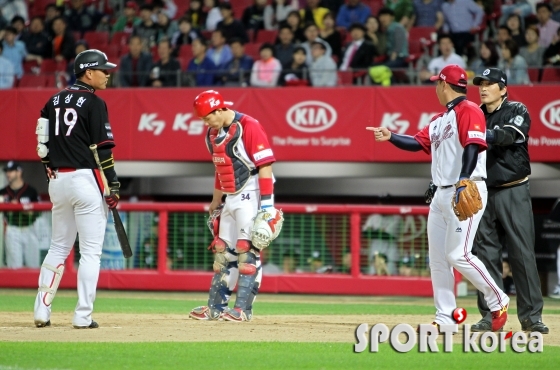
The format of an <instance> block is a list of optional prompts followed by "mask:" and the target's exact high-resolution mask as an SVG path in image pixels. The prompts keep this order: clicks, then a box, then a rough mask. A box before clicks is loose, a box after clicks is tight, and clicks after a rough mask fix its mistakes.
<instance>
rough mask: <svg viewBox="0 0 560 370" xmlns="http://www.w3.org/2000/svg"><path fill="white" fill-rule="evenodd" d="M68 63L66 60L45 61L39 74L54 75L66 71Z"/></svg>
mask: <svg viewBox="0 0 560 370" xmlns="http://www.w3.org/2000/svg"><path fill="white" fill-rule="evenodd" d="M66 66H67V63H66V61H65V60H63V61H61V62H57V61H56V60H54V59H44V60H43V63H41V67H40V69H39V73H46V74H54V73H55V72H64V71H66Z"/></svg>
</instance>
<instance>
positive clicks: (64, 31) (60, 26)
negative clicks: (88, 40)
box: [52, 17, 76, 62]
mask: <svg viewBox="0 0 560 370" xmlns="http://www.w3.org/2000/svg"><path fill="white" fill-rule="evenodd" d="M52 29H53V33H54V36H53V39H52V55H53V58H54V59H55V60H57V61H59V62H60V61H62V60H66V61H67V62H68V61H70V60H71V59H73V58H74V56H75V55H74V47H75V43H76V42H75V41H74V35H72V32H70V30H69V29H68V28H67V27H66V20H65V19H64V18H63V17H57V18H55V19H54V20H53V22H52Z"/></svg>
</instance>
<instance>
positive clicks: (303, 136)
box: [0, 85, 560, 162]
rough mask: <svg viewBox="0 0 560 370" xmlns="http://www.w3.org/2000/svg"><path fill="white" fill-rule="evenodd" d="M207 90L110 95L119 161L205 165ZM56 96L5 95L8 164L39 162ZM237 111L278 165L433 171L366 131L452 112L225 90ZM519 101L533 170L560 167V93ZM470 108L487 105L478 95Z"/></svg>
mask: <svg viewBox="0 0 560 370" xmlns="http://www.w3.org/2000/svg"><path fill="white" fill-rule="evenodd" d="M201 91H202V89H118V90H117V89H111V90H106V91H100V92H97V94H99V96H101V97H102V98H103V99H104V100H105V101H106V102H107V106H108V107H109V118H110V121H111V127H112V129H113V133H114V136H115V141H116V143H117V147H116V148H115V158H118V160H134V161H141V160H155V161H207V160H208V159H209V155H208V152H207V150H206V146H205V144H204V134H205V132H206V128H205V127H204V125H203V122H202V121H201V120H199V119H198V118H197V117H194V115H193V111H192V102H193V100H194V98H195V96H196V95H197V94H198V93H200V92H201ZM55 92H56V91H54V90H30V89H17V90H5V91H0V112H1V117H2V130H1V134H0V160H9V159H18V160H36V159H38V158H37V155H36V153H35V146H36V136H35V134H34V132H35V124H36V122H37V118H38V117H39V114H40V110H41V108H42V107H43V106H44V104H45V103H46V101H47V99H49V98H50V97H51V96H52V95H53V94H54V93H55ZM220 92H221V93H222V95H223V96H224V98H225V99H226V100H229V101H233V102H234V107H233V108H234V109H235V110H238V111H240V112H243V113H246V114H249V115H251V116H253V117H254V118H256V119H257V120H259V121H260V122H261V123H262V125H263V126H264V127H265V129H266V132H267V133H268V136H269V140H270V142H271V145H272V147H273V149H274V152H275V156H276V158H277V159H278V160H280V161H339V162H349V161H351V162H370V161H371V162H418V161H421V162H426V161H429V160H430V158H429V156H428V155H426V154H424V153H422V152H420V153H409V152H405V151H401V150H399V149H397V148H395V147H393V146H392V145H390V144H376V143H375V142H374V140H373V135H372V134H371V133H370V132H369V131H366V130H365V127H366V126H384V127H387V128H389V129H390V130H391V131H394V132H398V133H402V134H409V135H414V134H415V133H416V132H418V131H419V130H420V129H422V128H423V127H424V126H425V125H427V124H428V123H429V121H430V119H431V117H432V116H433V115H434V114H436V113H437V112H440V111H442V110H443V109H444V108H443V107H442V106H441V105H439V103H438V100H437V97H436V94H435V90H434V88H433V87H416V86H414V87H411V86H407V87H391V88H381V87H347V88H324V89H318V88H304V87H295V88H277V89H251V88H222V89H220ZM509 96H510V98H511V99H512V100H517V101H521V102H523V103H524V104H525V105H527V107H528V109H529V113H530V115H531V119H532V125H531V138H530V141H529V145H530V154H531V160H532V161H534V162H560V154H559V153H560V150H559V149H560V148H559V147H560V88H559V87H558V86H554V85H551V86H534V87H529V86H512V87H510V90H509ZM468 98H469V99H471V100H472V101H474V102H479V98H478V90H477V89H476V88H471V89H470V90H469V94H468Z"/></svg>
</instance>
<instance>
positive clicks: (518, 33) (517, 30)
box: [506, 14, 527, 47]
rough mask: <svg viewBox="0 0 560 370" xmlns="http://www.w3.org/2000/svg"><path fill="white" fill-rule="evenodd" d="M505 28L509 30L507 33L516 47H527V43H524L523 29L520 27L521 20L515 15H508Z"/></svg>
mask: <svg viewBox="0 0 560 370" xmlns="http://www.w3.org/2000/svg"><path fill="white" fill-rule="evenodd" d="M506 26H507V28H509V31H510V33H511V38H512V40H513V41H515V43H516V44H517V46H519V47H523V46H525V45H527V41H525V32H524V28H523V26H522V23H521V18H519V15H517V14H512V15H510V16H509V17H508V18H507V22H506Z"/></svg>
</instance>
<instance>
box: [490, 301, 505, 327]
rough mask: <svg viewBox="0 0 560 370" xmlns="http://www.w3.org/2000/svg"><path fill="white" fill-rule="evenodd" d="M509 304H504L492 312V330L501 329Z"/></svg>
mask: <svg viewBox="0 0 560 370" xmlns="http://www.w3.org/2000/svg"><path fill="white" fill-rule="evenodd" d="M508 307H509V305H508V304H506V305H505V307H504V308H502V309H501V310H498V311H493V312H492V331H499V330H502V328H503V327H504V325H505V324H506V321H507V317H508V315H507V311H508Z"/></svg>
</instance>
